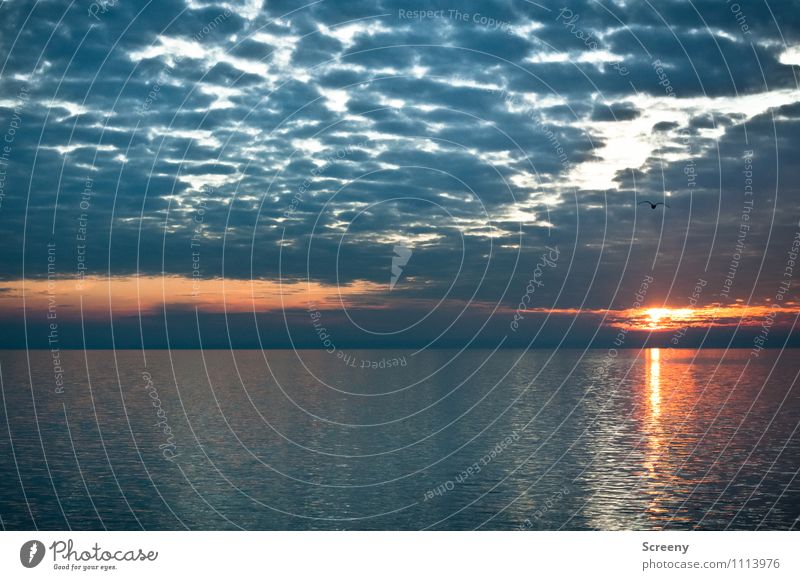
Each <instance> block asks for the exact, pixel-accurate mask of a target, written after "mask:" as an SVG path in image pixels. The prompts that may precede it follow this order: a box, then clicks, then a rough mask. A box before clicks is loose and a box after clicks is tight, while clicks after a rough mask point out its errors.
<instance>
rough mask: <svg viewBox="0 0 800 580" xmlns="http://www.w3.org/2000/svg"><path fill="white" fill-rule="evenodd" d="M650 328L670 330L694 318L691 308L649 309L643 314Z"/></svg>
mask: <svg viewBox="0 0 800 580" xmlns="http://www.w3.org/2000/svg"><path fill="white" fill-rule="evenodd" d="M643 314H644V315H645V319H644V322H645V324H646V325H647V327H648V328H653V329H659V328H669V327H672V326H674V325H675V324H676V323H683V322H685V321H686V319H690V318H691V317H692V314H693V311H692V309H691V308H648V309H647V310H645V311H644V313H643Z"/></svg>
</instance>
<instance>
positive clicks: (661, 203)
mask: <svg viewBox="0 0 800 580" xmlns="http://www.w3.org/2000/svg"><path fill="white" fill-rule="evenodd" d="M643 203H646V204H648V205H649V206H650V209H656V208H657V207H658V206H660V205H663V206H664V207H666V208H668V207H669V206H668V205H667V204H666V203H664V202H663V201H659V202H656V203H653V202H652V201H640V202H639V203H638V204H637V205H642V204H643Z"/></svg>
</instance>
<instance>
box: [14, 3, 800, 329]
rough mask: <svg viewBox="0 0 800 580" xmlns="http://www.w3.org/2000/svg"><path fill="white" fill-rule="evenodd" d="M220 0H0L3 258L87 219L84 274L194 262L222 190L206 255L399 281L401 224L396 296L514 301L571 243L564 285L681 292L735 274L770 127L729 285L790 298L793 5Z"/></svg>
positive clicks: (607, 298)
mask: <svg viewBox="0 0 800 580" xmlns="http://www.w3.org/2000/svg"><path fill="white" fill-rule="evenodd" d="M209 4H210V5H208V6H206V7H204V8H197V7H196V6H195V5H193V4H186V3H184V2H182V1H180V0H174V1H173V0H169V1H167V2H159V3H158V6H155V5H154V4H153V5H144V4H141V3H134V2H120V3H118V4H116V5H114V6H112V7H109V9H108V11H106V12H105V13H103V14H100V15H98V18H94V17H92V16H91V15H90V14H89V13H88V11H87V7H86V5H83V4H81V5H79V4H75V5H71V6H70V7H67V6H66V5H64V6H62V5H61V4H59V3H57V2H44V3H41V2H40V3H38V4H37V5H36V6H35V7H32V8H31V7H26V6H25V5H24V4H23V3H17V2H7V3H4V4H3V6H2V7H0V14H2V16H3V17H2V19H0V62H1V63H2V65H0V66H2V69H0V139H2V138H3V137H2V136H4V135H5V134H6V131H7V129H8V128H10V127H12V126H13V127H16V130H15V134H14V139H13V142H12V143H11V145H10V147H11V152H10V153H9V161H8V163H7V164H5V165H4V168H5V174H4V175H5V181H4V182H3V198H2V205H0V229H1V230H2V234H3V237H4V239H6V240H9V242H8V243H7V244H6V247H5V248H4V249H5V251H4V252H3V253H2V255H0V271H1V272H2V277H3V278H4V279H6V280H14V279H19V278H21V277H22V276H23V260H24V276H25V277H26V278H44V277H46V275H47V261H46V259H43V256H44V254H43V248H44V247H45V244H47V243H48V242H55V243H56V244H57V245H58V247H59V248H61V249H62V250H61V251H60V253H59V255H60V256H62V257H63V258H60V259H59V266H58V269H59V275H61V276H67V277H68V276H74V275H75V273H76V264H77V257H76V251H77V245H78V240H77V239H76V232H77V230H78V227H79V222H80V220H82V219H83V220H84V221H86V222H87V223H88V226H87V227H88V236H87V239H86V240H85V243H86V245H87V254H86V255H87V258H86V267H87V268H88V272H89V273H94V274H107V273H110V274H112V275H127V274H133V273H139V274H142V275H161V274H174V275H178V276H184V277H189V276H191V275H192V270H191V267H192V266H191V260H192V254H191V252H192V249H191V238H192V235H193V233H194V231H195V230H194V228H195V227H196V222H195V217H196V215H197V211H198V207H202V208H203V215H204V219H203V228H204V229H203V236H204V238H203V247H202V252H203V254H202V255H203V275H204V276H205V277H208V278H214V277H220V276H223V275H224V276H225V277H226V278H232V279H235V278H240V279H248V278H250V277H255V278H259V279H264V280H274V279H277V278H278V276H279V275H280V276H284V277H289V278H300V279H306V278H307V279H311V280H313V281H315V282H321V283H325V284H337V283H339V284H353V283H364V282H370V283H374V284H385V283H386V280H387V268H389V267H390V263H391V257H392V251H393V247H394V245H396V244H397V243H400V241H402V240H406V242H405V243H407V244H409V245H410V246H413V247H414V248H415V253H414V257H413V260H412V261H411V262H409V264H408V271H407V276H409V277H410V278H412V279H413V280H414V281H415V284H416V285H415V286H413V287H411V286H409V287H405V288H402V289H399V290H398V294H401V295H404V296H406V297H416V298H419V299H420V300H431V299H435V300H438V299H439V298H440V297H441V296H443V295H444V294H443V292H445V291H449V293H448V294H447V297H448V299H452V300H454V301H468V300H470V299H472V298H473V297H477V298H479V299H480V300H482V301H485V302H487V303H492V304H494V303H502V304H503V305H504V306H505V307H511V306H512V305H514V304H515V303H516V302H517V301H518V300H519V296H520V295H521V293H523V292H524V288H525V286H526V284H527V281H528V280H529V278H530V269H531V265H532V264H535V263H536V261H537V259H538V256H539V254H540V253H541V251H542V249H543V247H544V246H545V245H546V244H550V245H553V244H558V246H559V248H561V250H562V252H563V255H564V256H565V261H564V262H563V264H564V265H563V267H562V266H561V265H560V266H559V268H558V269H557V274H556V273H554V274H553V278H552V284H548V288H547V289H546V290H543V291H542V292H541V293H540V296H541V299H542V305H543V306H549V305H552V304H555V303H558V305H559V306H560V307H563V308H577V307H591V308H603V307H608V306H610V305H614V306H619V307H625V305H626V304H627V303H628V302H629V297H630V293H631V288H635V287H636V284H637V281H639V280H641V278H642V276H644V275H646V274H647V273H648V272H654V271H655V273H656V274H657V275H658V279H659V286H658V290H657V291H654V293H653V295H652V296H653V299H658V300H671V299H672V296H673V295H676V294H677V295H678V296H679V297H680V296H683V294H685V292H686V289H687V288H688V287H689V286H691V283H693V282H694V280H695V279H696V277H697V276H699V275H700V273H703V274H704V275H707V276H709V277H711V278H714V279H715V280H721V279H722V278H724V276H725V272H726V270H727V269H728V267H729V263H730V255H731V246H732V245H734V246H735V244H736V236H737V232H738V226H739V222H740V220H741V214H742V210H741V207H742V188H743V181H742V180H743V177H742V175H743V174H742V171H743V163H744V162H743V152H744V151H746V150H753V151H754V152H755V156H754V162H753V167H752V172H753V175H754V178H753V179H754V180H755V181H756V183H757V186H756V190H757V196H756V204H757V207H756V208H755V209H754V210H753V220H754V222H753V227H752V230H751V233H750V235H749V236H748V240H747V252H746V256H745V257H744V258H743V263H744V264H745V266H743V267H742V269H741V271H740V273H739V274H737V281H736V285H737V290H738V291H740V292H741V293H742V295H743V296H750V295H752V297H753V298H754V299H758V300H760V299H765V298H767V297H769V296H770V295H771V294H774V288H773V286H774V284H773V282H774V279H775V277H776V272H779V271H780V269H781V264H782V262H783V260H784V256H783V253H782V245H781V244H783V245H785V243H786V240H787V239H788V240H791V236H792V233H793V231H794V230H795V228H796V225H797V224H796V221H797V209H798V208H797V207H796V205H797V204H796V200H797V199H798V193H800V192H798V190H797V183H799V182H800V181H799V180H798V177H800V176H798V175H797V173H798V169H797V167H798V165H797V163H796V162H795V161H796V159H797V157H798V155H800V151H798V144H797V139H796V135H797V131H796V129H797V127H796V126H795V125H796V123H797V121H798V118H800V93H798V92H797V84H796V83H797V81H796V77H795V72H796V71H795V70H794V69H793V67H792V66H789V65H787V64H784V63H782V62H781V54H782V53H783V52H784V50H785V49H786V45H789V46H791V45H793V44H796V43H798V42H800V22H798V16H797V11H796V10H795V9H793V8H792V7H791V6H789V4H790V3H778V4H777V5H775V6H772V5H771V6H770V7H771V9H772V10H771V12H770V11H769V10H766V9H765V8H764V6H763V5H762V4H760V3H757V2H748V1H746V0H742V1H741V2H740V3H739V4H740V7H741V15H740V16H739V17H738V18H737V15H735V14H734V13H732V12H731V10H730V8H729V7H727V6H721V5H720V3H719V2H712V1H710V0H709V1H701V2H694V3H687V2H677V1H675V2H673V1H670V2H666V3H662V4H659V5H658V6H653V5H649V4H647V3H626V4H625V5H624V6H622V5H617V4H616V3H610V4H603V5H600V4H598V3H596V2H589V1H585V2H584V1H581V2H567V3H566V4H565V5H564V6H563V7H562V6H559V7H558V8H553V9H552V10H546V9H542V8H540V7H537V6H536V5H534V4H532V3H522V2H511V1H505V0H498V1H496V2H479V3H475V4H474V5H470V6H469V7H468V8H467V7H465V8H463V9H459V10H458V11H456V10H455V9H453V10H452V11H451V9H450V8H442V7H441V6H440V5H439V4H437V3H435V2H416V3H411V4H409V3H408V2H405V1H402V2H401V1H388V0H387V1H379V2H377V3H376V2H367V1H358V2H346V3H343V2H331V1H325V2H320V3H316V4H312V5H310V6H309V7H307V8H303V9H299V10H298V7H297V6H296V5H295V4H294V3H289V2H279V1H272V0H271V1H270V2H268V3H265V4H264V6H263V7H262V9H261V11H260V12H250V11H248V10H247V9H246V6H245V7H240V8H229V7H228V5H227V4H225V5H222V4H220V5H214V4H213V3H209ZM243 6H244V5H243ZM562 8H564V9H562ZM419 10H422V11H428V10H430V11H433V12H434V13H435V14H431V15H428V14H427V13H422V14H421V15H420V13H416V14H417V15H416V16H413V14H415V13H414V11H419ZM401 11H403V12H401ZM409 14H412V16H409ZM745 24H746V27H745V26H744V25H745ZM784 43H786V44H784ZM654 63H655V64H654ZM659 70H661V73H659V72H658V71H659ZM21 90H23V91H24V92H25V94H26V95H27V97H26V99H25V101H24V104H22V105H19V102H18V101H19V99H18V98H17V97H18V95H19V94H20V91H21ZM748 98H749V99H751V100H749V101H748V100H747V99H748ZM0 145H2V142H0ZM620 150H623V151H624V153H625V154H626V155H627V157H626V158H625V159H624V160H622V161H620V160H619V159H617V157H618V156H619V151H620ZM1 151H2V149H0V152H1ZM615 156H616V157H615ZM87 179H89V180H91V186H90V191H89V192H88V194H87V192H86V188H87V185H86V184H87ZM82 196H83V197H82ZM641 199H659V200H661V199H668V202H669V204H670V206H671V209H670V210H669V211H668V212H663V211H662V212H658V213H656V212H649V213H648V212H642V211H641V209H639V210H638V211H637V205H636V201H637V200H641ZM82 201H83V204H82ZM200 204H202V205H200ZM648 211H649V210H648ZM548 224H550V225H551V226H552V227H549V228H548ZM281 240H283V242H282V241H281ZM282 244H283V245H282ZM567 256H570V258H569V261H566V257H567ZM462 260H463V264H465V266H463V267H461V268H460V265H461V264H462ZM279 264H280V274H279V271H278V269H279ZM569 264H571V266H570V265H569ZM459 268H460V269H459ZM759 272H760V273H759ZM454 280H455V282H453V281H454ZM451 283H452V288H451V287H450V286H451ZM717 285H719V284H717ZM384 299H386V297H380V300H384ZM364 300H365V301H366V300H367V298H365V299H364ZM678 301H680V300H679V299H678ZM397 316H398V317H402V316H403V314H402V313H399V314H397ZM409 316H410V315H409ZM445 318H446V317H445ZM479 319H480V317H477V318H476V319H475V320H479Z"/></svg>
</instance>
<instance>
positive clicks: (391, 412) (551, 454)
mask: <svg viewBox="0 0 800 580" xmlns="http://www.w3.org/2000/svg"><path fill="white" fill-rule="evenodd" d="M798 354H800V353H799V352H798V351H784V352H783V353H782V354H780V353H779V352H777V351H767V352H764V353H762V355H761V357H760V358H756V359H751V358H750V352H749V351H745V350H737V351H728V352H727V353H724V352H723V351H717V350H702V351H691V350H664V349H662V350H661V351H658V350H648V351H641V352H639V351H635V350H630V351H621V352H620V353H619V356H618V357H617V358H615V359H612V358H609V357H608V354H607V353H606V351H603V350H590V351H587V352H583V351H578V350H574V351H570V350H561V351H557V352H553V351H533V352H522V351H513V350H507V351H499V352H495V353H493V352H492V351H488V350H473V351H467V352H465V353H461V354H459V353H458V352H457V351H450V350H440V351H424V352H422V353H418V354H414V352H413V351H352V352H348V353H346V356H345V357H342V358H337V355H336V354H328V353H326V352H324V351H299V352H297V353H295V352H291V351H267V352H265V353H262V352H260V351H233V352H229V351H205V352H201V351H173V352H172V353H169V352H167V351H147V352H145V353H142V352H140V351H117V352H112V351H89V352H87V353H83V352H80V351H68V352H62V353H61V361H60V362H61V367H63V372H64V377H63V380H64V388H63V393H58V392H56V386H57V385H56V381H57V379H58V380H59V382H60V377H57V376H56V375H55V372H54V364H53V361H52V358H51V355H50V353H49V352H47V351H32V352H30V353H25V352H17V351H2V352H0V364H2V367H1V368H2V379H3V380H2V400H0V403H2V405H3V411H2V413H0V482H2V483H0V517H2V524H3V526H4V527H5V528H7V529H20V528H27V529H32V528H34V527H38V528H40V529H48V528H59V529H60V528H66V527H70V528H73V529H102V528H104V527H105V528H108V529H140V528H145V529H183V528H192V529H236V528H245V529H419V528H431V529H472V528H483V529H663V528H667V529H673V528H674V529H686V528H701V529H724V528H731V529H756V528H758V529H788V528H792V527H797V520H798V515H799V514H800V477H798V476H797V475H798V474H797V472H798V468H800V434H798V432H797V431H798V422H800V412H799V411H800V393H799V392H798V390H799V389H798V388H797V386H796V383H795V381H796V378H797V372H798V369H800V364H798V361H800V358H799V357H798ZM346 357H353V358H346ZM362 366H364V367H366V368H361V367H362ZM371 367H377V368H371ZM382 367H383V368H382ZM55 370H56V371H57V370H59V369H55ZM31 385H33V387H31ZM159 408H160V409H162V411H161V412H160V413H159ZM173 455H174V457H173Z"/></svg>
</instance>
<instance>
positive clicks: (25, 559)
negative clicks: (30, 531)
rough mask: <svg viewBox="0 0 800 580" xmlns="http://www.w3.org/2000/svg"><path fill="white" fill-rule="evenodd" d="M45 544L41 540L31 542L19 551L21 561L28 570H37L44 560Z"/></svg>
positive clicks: (23, 545) (26, 543)
mask: <svg viewBox="0 0 800 580" xmlns="http://www.w3.org/2000/svg"><path fill="white" fill-rule="evenodd" d="M44 552H45V550H44V544H43V543H41V542H40V541H39V540H29V541H27V542H25V543H24V544H22V547H21V548H20V549H19V561H20V562H22V565H23V566H25V567H26V568H36V566H38V565H39V564H41V562H42V560H43V559H44Z"/></svg>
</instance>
